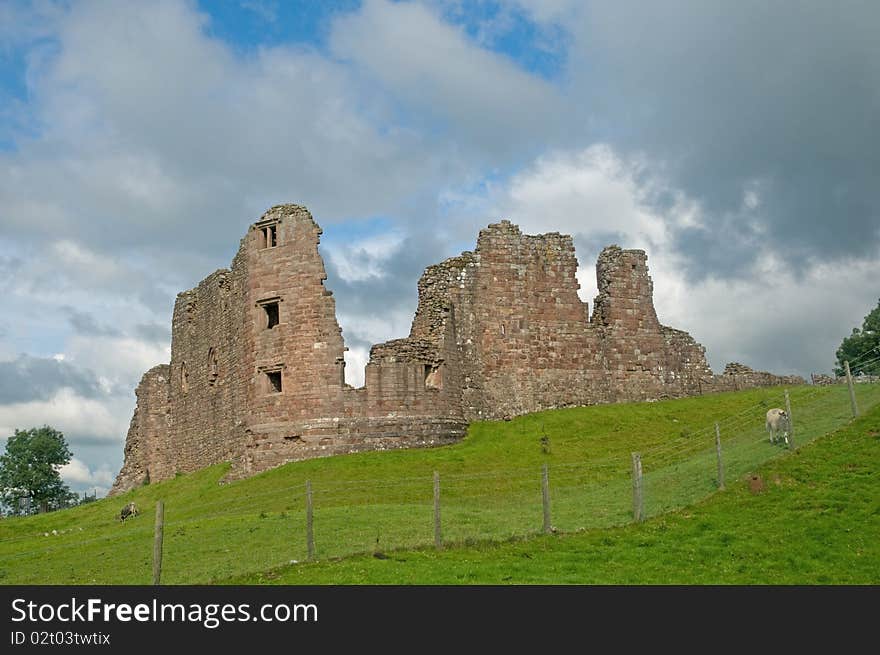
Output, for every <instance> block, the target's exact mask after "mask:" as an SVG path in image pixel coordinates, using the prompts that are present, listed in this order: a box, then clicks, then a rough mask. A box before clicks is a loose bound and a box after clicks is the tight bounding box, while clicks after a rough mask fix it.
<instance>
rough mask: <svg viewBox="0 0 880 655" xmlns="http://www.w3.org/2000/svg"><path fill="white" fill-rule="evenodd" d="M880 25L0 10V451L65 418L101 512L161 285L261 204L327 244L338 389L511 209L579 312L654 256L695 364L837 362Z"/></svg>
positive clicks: (74, 473) (879, 180)
mask: <svg viewBox="0 0 880 655" xmlns="http://www.w3.org/2000/svg"><path fill="white" fill-rule="evenodd" d="M878 12H880V10H878V7H877V5H876V4H875V3H861V4H860V3H848V4H846V5H845V6H842V7H836V6H835V7H832V6H830V5H828V4H827V3H823V2H797V3H794V2H792V3H773V4H769V5H768V4H767V3H761V2H751V1H749V2H742V3H730V2H723V1H716V2H712V1H708V2H707V1H697V0H692V1H691V0H682V1H681V2H676V3H648V4H645V3H638V2H609V1H605V2H600V1H586V2H582V1H579V0H578V1H575V0H552V1H550V0H543V1H539V0H493V1H472V2H466V1H464V0H413V1H408V2H390V1H387V0H367V1H364V2H336V3H331V2H280V1H279V2H271V1H266V0H263V1H259V0H247V1H241V2H234V1H231V0H229V1H225V2H194V1H190V2H187V1H185V0H145V1H143V2H137V3H119V2H109V1H104V2H102V1H99V0H80V1H77V2H53V1H52V0H34V1H32V2H26V1H20V0H13V1H11V2H6V3H3V4H2V5H0V296H2V298H3V301H4V302H3V304H2V308H0V375H2V376H4V378H3V380H2V381H0V438H3V437H6V436H8V435H9V434H11V432H12V430H14V429H15V428H17V427H19V428H23V427H30V426H31V425H34V424H39V423H43V422H46V423H50V424H52V425H54V426H55V427H57V428H58V429H61V430H62V431H64V433H65V434H66V435H67V437H68V439H69V440H70V441H71V444H72V448H73V451H74V453H75V456H76V462H75V463H74V464H73V465H72V466H71V467H69V468H68V469H67V470H66V471H65V476H66V477H67V479H68V480H69V481H70V482H71V484H72V485H73V486H74V487H75V488H77V489H85V488H95V487H97V488H98V489H99V492H103V491H105V490H106V488H107V487H109V485H110V482H111V481H112V478H113V476H114V475H115V473H116V471H117V470H118V468H119V466H120V465H121V462H122V448H123V441H124V437H125V432H126V430H127V426H128V421H129V419H130V416H131V411H132V409H133V407H134V395H133V390H134V387H135V385H136V384H137V382H138V380H139V378H140V376H141V374H142V373H143V372H144V371H146V370H147V369H148V368H150V367H151V366H153V365H155V364H159V363H162V362H166V361H167V360H168V352H169V346H170V331H169V329H168V328H169V325H170V315H171V310H172V307H173V302H174V297H175V295H176V293H177V292H179V291H181V290H184V289H186V288H190V287H192V286H194V285H195V284H197V283H198V281H199V280H200V279H202V278H203V277H205V276H206V275H208V274H210V273H211V272H212V271H214V270H215V269H217V268H220V267H224V266H228V265H229V263H230V260H231V258H232V256H233V255H234V253H235V250H236V248H237V247H238V242H239V239H240V238H241V236H242V235H243V234H244V232H245V230H246V229H247V226H248V225H249V224H250V223H251V222H253V221H254V220H255V219H257V218H258V217H259V216H260V215H261V214H262V212H263V211H265V209H266V208H268V207H269V206H271V205H272V204H276V203H279V202H296V203H300V204H304V205H306V206H307V207H309V209H310V210H311V211H312V213H313V215H314V217H315V219H316V220H317V221H318V223H319V224H320V225H321V226H322V227H323V229H324V237H323V242H322V246H321V249H322V253H323V255H324V257H325V260H326V263H327V271H328V276H329V279H328V282H327V284H328V286H329V287H330V288H331V289H333V291H334V296H335V297H336V301H337V311H338V316H339V320H340V323H341V325H342V327H343V331H344V337H345V340H346V344H347V345H348V346H349V348H350V351H349V353H348V356H349V366H347V373H349V374H351V376H352V377H351V382H352V383H355V384H357V383H358V382H359V381H360V379H361V378H362V375H363V368H362V367H363V364H364V362H365V361H366V357H367V353H368V350H369V346H370V345H371V344H373V343H376V342H381V341H384V340H387V339H391V338H396V337H400V336H404V335H405V334H406V333H407V332H408V330H409V324H410V321H411V319H412V313H413V311H414V309H415V303H416V284H417V280H418V277H419V275H420V274H421V272H422V270H424V268H425V266H427V265H430V264H433V263H436V262H437V261H439V260H440V259H442V258H444V257H447V256H451V255H454V254H457V253H458V252H460V251H461V250H463V249H472V248H473V246H474V243H475V240H476V235H477V233H478V231H479V229H480V228H481V227H483V226H485V225H486V224H487V223H490V222H495V221H497V220H499V219H501V218H509V219H511V220H513V221H514V222H516V223H518V224H520V226H521V227H522V229H523V230H524V231H525V232H527V233H538V232H544V231H558V232H563V233H569V234H572V235H573V237H574V240H575V245H576V247H577V250H578V257H579V262H580V265H581V268H580V270H579V273H578V278H579V280H580V282H581V286H582V289H581V292H582V298H583V299H584V300H586V301H587V302H590V303H591V302H592V298H593V295H594V293H595V273H594V268H593V264H594V260H595V256H596V255H597V253H598V252H599V250H600V249H601V248H602V247H603V246H605V245H608V244H609V243H612V242H616V243H619V244H620V245H622V246H624V247H637V248H644V249H645V250H647V251H648V257H649V265H650V268H651V274H652V276H653V279H654V288H655V302H656V306H657V310H658V314H659V316H660V318H661V320H662V321H663V322H664V323H666V324H668V325H672V326H675V327H678V328H682V329H686V330H688V331H689V332H691V334H692V335H693V336H694V337H695V338H696V339H697V340H698V341H700V342H701V343H702V344H703V345H705V346H706V348H707V352H708V355H709V359H710V363H711V364H712V366H713V367H714V368H715V369H716V370H720V369H722V368H723V366H724V364H725V363H726V362H728V361H741V362H744V363H746V364H749V365H751V366H754V367H755V368H761V369H768V370H773V371H775V372H779V373H788V372H792V373H800V374H802V375H809V373H810V372H812V371H817V372H818V371H828V370H830V368H831V366H832V364H833V353H834V349H835V348H836V346H837V345H838V344H839V342H840V340H841V338H842V337H843V336H844V335H846V334H848V333H849V331H850V330H851V328H852V327H853V326H855V325H858V324H860V322H861V320H862V317H863V316H864V315H865V314H866V313H867V312H868V311H869V310H870V309H871V308H872V307H873V306H875V305H876V302H877V296H878V295H880V293H878V287H877V283H876V272H875V270H876V262H877V256H878V247H880V200H878V189H880V173H878V171H880V159H878V157H880V155H878V152H880V150H878V149H877V147H876V134H877V133H878V129H880V123H878V120H880V119H878V116H880V108H878V105H877V98H878V97H880V67H878V62H880V45H878V41H877V39H876V38H875V34H874V29H873V26H875V25H877V24H878V22H880V20H878V19H880V15H878ZM817 317H821V319H817ZM4 394H5V395H4ZM23 394H24V395H23Z"/></svg>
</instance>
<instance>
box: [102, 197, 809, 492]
mask: <svg viewBox="0 0 880 655" xmlns="http://www.w3.org/2000/svg"><path fill="white" fill-rule="evenodd" d="M320 235H321V229H320V227H318V225H317V224H316V223H315V221H314V220H313V219H312V216H311V214H310V213H309V212H308V210H307V209H306V208H304V207H301V206H299V205H279V206H276V207H272V208H271V209H270V210H269V211H267V212H266V213H265V214H264V215H263V216H262V217H261V219H260V220H259V221H257V222H256V223H255V224H253V225H252V226H251V227H250V229H249V230H248V233H247V234H246V235H245V237H244V238H243V239H242V241H241V244H240V248H239V251H238V254H237V255H236V256H235V258H234V260H233V263H232V266H231V268H230V269H222V270H219V271H217V272H215V273H213V274H212V275H210V276H208V277H207V278H205V280H203V281H202V282H201V283H200V284H199V285H198V287H196V288H195V289H192V290H190V291H186V292H184V293H181V294H179V295H178V297H177V301H176V303H175V307H174V318H173V325H172V347H171V362H170V364H169V365H163V366H158V367H156V368H154V369H151V370H150V371H148V372H147V373H146V374H145V375H144V378H143V380H142V381H141V383H140V385H139V386H138V389H137V391H136V394H137V401H138V402H137V407H136V409H135V413H134V416H133V417H132V422H131V427H130V429H129V433H128V437H127V440H126V447H125V463H124V465H123V468H122V470H121V471H120V473H119V476H118V477H117V479H116V483H115V484H114V487H113V489H112V491H111V493H119V492H122V491H125V490H127V489H130V488H132V487H135V486H138V485H140V484H143V483H144V482H145V481H147V480H149V481H159V480H163V479H167V478H170V477H173V476H174V475H175V474H176V473H178V472H187V471H193V470H196V469H198V468H202V467H204V466H208V465H211V464H214V463H218V462H222V461H231V462H232V464H233V468H232V472H231V476H232V477H241V476H247V475H251V474H254V473H256V472H259V471H263V470H266V469H269V468H272V467H275V466H278V465H280V464H283V463H285V462H290V461H296V460H301V459H308V458H312V457H320V456H326V455H333V454H340V453H347V452H356V451H361V450H384V449H389V448H401V447H415V446H430V445H437V444H443V443H450V442H452V441H455V440H457V439H459V438H461V437H462V436H463V435H464V433H465V430H466V427H467V424H468V422H470V421H474V420H480V419H494V418H506V417H511V416H515V415H518V414H523V413H526V412H532V411H538V410H543V409H550V408H555V407H565V406H575V405H590V404H595V403H604V402H615V401H622V400H648V399H657V398H668V397H676V396H684V395H691V394H696V393H704V392H707V391H721V390H728V389H737V388H744V387H748V386H764V385H769V384H780V383H785V384H793V383H797V382H798V381H799V382H803V381H802V380H800V379H799V378H797V379H795V378H780V377H776V376H773V375H771V374H769V373H765V372H760V371H752V370H751V369H747V367H742V365H730V366H728V369H727V370H725V372H724V373H723V374H722V375H714V374H713V373H712V371H711V369H710V368H709V366H708V364H707V362H706V355H705V349H704V348H703V347H702V346H701V345H700V344H698V343H697V342H696V341H694V339H693V338H691V336H690V335H688V334H687V333H686V332H682V331H680V330H676V329H673V328H670V327H666V326H663V325H661V324H660V322H659V320H658V318H657V314H656V312H655V310H654V305H653V287H652V282H651V278H650V275H649V273H648V267H647V257H646V255H645V253H644V252H643V251H641V250H623V249H621V248H619V247H618V246H610V247H608V248H606V249H605V250H603V251H602V253H601V254H600V256H599V260H598V263H597V267H596V274H597V281H598V288H599V294H598V296H597V297H596V299H595V303H594V311H593V314H592V316H590V313H589V308H588V305H587V303H585V302H583V301H581V300H580V298H579V296H578V293H577V292H578V288H579V285H578V282H577V279H576V277H575V273H576V271H577V267H578V262H577V259H576V257H575V251H574V245H573V243H572V239H571V237H570V236H567V235H562V234H559V233H555V232H554V233H550V234H543V235H537V236H532V235H524V234H522V233H521V232H520V230H519V228H518V227H517V226H516V225H513V224H511V223H510V222H509V221H501V222H499V223H494V224H491V225H489V226H488V227H487V228H485V229H483V230H482V231H481V232H480V234H479V237H478V239H477V247H476V248H475V250H474V251H473V252H464V253H462V254H461V255H460V256H458V257H453V258H450V259H447V260H446V261H444V262H441V263H439V264H436V265H434V266H429V267H428V268H427V269H426V270H425V273H424V274H423V276H422V278H421V279H420V280H419V283H418V291H419V303H418V309H417V311H416V314H415V317H414V319H413V323H412V328H411V331H410V335H409V337H407V338H405V339H395V340H393V341H389V342H386V343H383V344H377V345H375V346H373V348H372V349H371V352H370V361H369V363H368V364H367V366H366V371H365V385H364V387H362V388H359V389H354V388H352V387H350V386H349V385H347V384H346V383H345V380H344V367H345V362H344V358H343V353H344V351H345V345H344V343H343V340H342V333H341V330H340V327H339V324H338V322H337V320H336V307H335V301H334V299H333V297H332V293H331V292H330V291H329V290H328V289H326V288H325V287H324V281H325V280H326V277H327V276H326V272H325V269H324V263H323V260H322V259H321V256H320V254H319V252H318V243H319V240H320Z"/></svg>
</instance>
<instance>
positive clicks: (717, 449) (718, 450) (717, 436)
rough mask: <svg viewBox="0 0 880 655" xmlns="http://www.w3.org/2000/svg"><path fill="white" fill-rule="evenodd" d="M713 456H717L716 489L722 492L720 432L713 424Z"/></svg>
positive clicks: (722, 464) (722, 474) (716, 425)
mask: <svg viewBox="0 0 880 655" xmlns="http://www.w3.org/2000/svg"><path fill="white" fill-rule="evenodd" d="M715 454H716V455H718V488H719V489H721V490H722V491H723V490H724V463H723V462H722V461H721V430H720V429H719V427H718V422H717V421H716V423H715Z"/></svg>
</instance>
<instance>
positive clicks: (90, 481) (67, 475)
mask: <svg viewBox="0 0 880 655" xmlns="http://www.w3.org/2000/svg"><path fill="white" fill-rule="evenodd" d="M59 473H61V478H62V479H63V480H64V481H65V482H67V483H70V484H73V485H76V486H77V487H80V488H82V487H90V488H92V487H98V488H99V489H107V488H109V487H110V486H112V485H113V480H114V479H115V477H116V476H115V474H114V473H113V472H112V471H110V470H109V469H107V468H99V469H97V470H95V471H92V470H91V469H90V468H89V467H88V465H87V464H86V463H85V462H83V461H81V460H79V459H77V458H76V457H72V458H71V459H70V462H68V463H67V464H65V465H64V466H62V467H61V468H60V469H59Z"/></svg>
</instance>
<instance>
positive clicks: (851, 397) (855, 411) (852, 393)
mask: <svg viewBox="0 0 880 655" xmlns="http://www.w3.org/2000/svg"><path fill="white" fill-rule="evenodd" d="M843 370H845V371H846V384H847V386H848V387H849V404H850V406H851V407H852V415H853V418H855V417H857V416H858V415H859V406H858V405H857V404H856V390H855V387H853V379H852V373H851V372H850V370H849V361H847V360H844V362H843Z"/></svg>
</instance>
